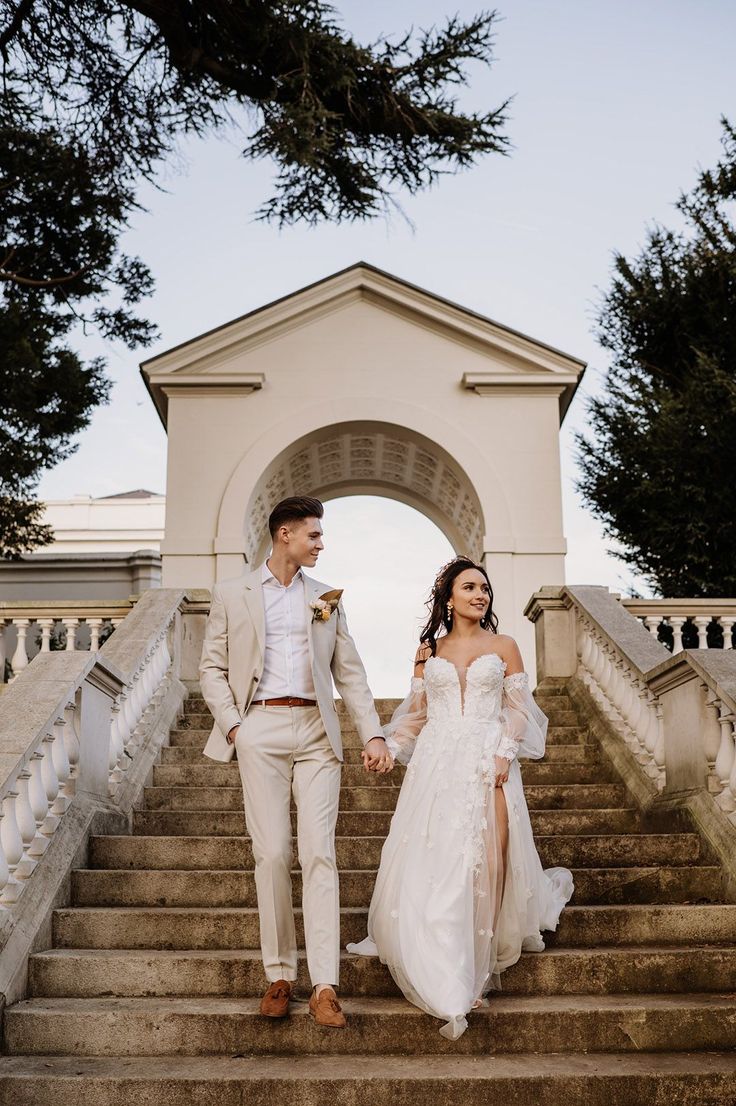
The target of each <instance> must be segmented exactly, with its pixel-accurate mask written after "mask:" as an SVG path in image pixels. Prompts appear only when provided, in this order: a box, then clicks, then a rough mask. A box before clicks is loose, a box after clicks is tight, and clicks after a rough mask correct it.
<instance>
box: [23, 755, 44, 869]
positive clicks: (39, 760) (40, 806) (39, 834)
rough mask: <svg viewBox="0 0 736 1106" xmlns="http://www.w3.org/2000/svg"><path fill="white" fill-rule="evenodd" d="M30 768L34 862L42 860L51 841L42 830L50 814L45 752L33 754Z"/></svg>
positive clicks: (29, 851) (29, 788) (31, 853)
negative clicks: (45, 776)
mask: <svg viewBox="0 0 736 1106" xmlns="http://www.w3.org/2000/svg"><path fill="white" fill-rule="evenodd" d="M29 766H30V774H31V778H30V780H29V781H28V800H29V802H30V805H31V811H32V812H33V818H34V821H35V823H36V833H35V836H34V838H33V841H32V842H31V844H30V846H29V848H28V855H29V856H31V857H33V858H34V860H40V858H41V857H42V856H43V854H44V853H45V852H46V849H47V848H48V844H49V839H48V837H47V836H46V835H45V834H44V832H43V830H42V828H41V827H42V826H43V824H44V822H45V821H46V815H47V814H48V812H49V801H48V799H47V798H46V787H45V786H44V782H43V752H42V751H41V750H40V749H36V751H35V752H33V753H31V756H30V762H29Z"/></svg>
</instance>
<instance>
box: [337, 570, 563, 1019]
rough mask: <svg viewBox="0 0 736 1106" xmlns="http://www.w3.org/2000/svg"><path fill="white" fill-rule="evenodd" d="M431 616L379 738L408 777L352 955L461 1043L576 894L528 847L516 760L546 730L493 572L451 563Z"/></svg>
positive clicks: (531, 753) (535, 753)
mask: <svg viewBox="0 0 736 1106" xmlns="http://www.w3.org/2000/svg"><path fill="white" fill-rule="evenodd" d="M429 606H430V616H429V620H428V621H427V624H426V626H425V627H424V629H423V631H422V633H421V636H420V648H419V650H418V652H417V656H416V660H415V667H414V679H413V680H412V682H411V689H410V692H409V695H408V696H407V698H406V699H405V700H404V702H403V703H402V704H401V705H400V706H399V707H398V708H397V710H396V711H395V713H394V715H393V718H392V719H391V721H390V722H389V724H388V726H386V727H385V735H386V741H387V744H388V747H389V750H390V751H391V753H392V755H393V756H394V757H395V759H396V760H398V761H399V762H400V763H402V764H407V763H408V765H409V767H408V769H407V772H406V777H405V779H404V782H403V786H402V788H401V792H400V794H399V799H398V802H397V805H396V811H395V813H394V816H393V819H392V821H391V828H390V830H389V834H388V837H387V838H386V841H385V843H384V846H383V851H382V853H381V865H380V868H379V871H378V877H377V880H376V886H375V890H374V892H373V898H372V901H371V906H370V911H369V914H368V937H367V938H366V939H365V940H363V941H361V942H360V943H359V944H351V945H348V946H347V949H348V952H352V953H358V954H360V955H363V956H376V955H377V956H379V957H380V958H381V960H382V961H383V962H384V963H385V964H386V965H387V966H388V968H389V970H390V972H391V975H392V976H393V978H394V980H395V981H396V983H397V984H398V986H399V987H400V988H401V990H402V991H403V993H404V995H405V996H406V997H407V999H409V1001H410V1002H412V1003H414V1005H415V1006H418V1007H419V1008H420V1009H422V1010H425V1011H426V1012H427V1013H428V1014H432V1015H434V1016H435V1017H438V1018H442V1019H443V1021H444V1022H445V1024H444V1025H443V1026H442V1028H441V1029H440V1033H441V1034H442V1035H443V1036H445V1037H448V1038H449V1039H450V1040H455V1039H456V1038H457V1037H459V1036H460V1035H461V1034H462V1033H463V1032H464V1031H465V1029H466V1028H467V1024H468V1023H467V1020H466V1016H465V1015H466V1014H467V1013H468V1011H469V1010H472V1009H474V1008H475V1007H477V1006H480V1005H482V1002H483V1000H482V996H483V995H484V994H485V993H486V992H488V991H489V990H491V989H498V988H499V987H500V979H499V977H500V973H501V972H502V971H503V970H504V969H505V968H508V967H509V965H511V964H514V963H516V961H517V960H518V959H519V956H520V955H521V951H522V949H524V950H526V951H534V952H540V951H541V950H542V949H543V948H544V942H543V941H542V938H541V936H540V931H541V930H545V929H547V930H549V929H555V928H556V927H557V923H558V921H559V917H560V913H561V912H562V909H563V907H564V906H565V904H566V903H567V902H568V901H569V899H570V898H571V896H572V892H573V883H572V876H571V874H570V872H569V871H568V870H567V869H566V868H549V869H547V870H546V871H543V870H542V865H541V863H540V860H539V856H538V855H537V851H536V849H535V847H534V840H533V837H532V827H531V822H530V820H529V812H528V810H527V806H526V801H525V799H524V791H523V788H522V783H521V772H520V770H519V764H518V760H517V757H519V756H525V757H532V758H534V759H538V758H539V757H541V756H543V755H544V744H545V736H546V731H547V719H546V717H545V716H544V714H543V713H542V712H541V710H540V709H539V707H537V705H536V703H535V702H534V700H533V698H532V695H531V692H530V690H529V677H528V676H527V675H526V673H525V672H524V671H523V664H522V660H521V655H520V653H519V649H518V646H517V645H516V642H515V641H514V640H513V638H510V637H507V636H505V635H503V634H497V633H496V629H497V626H498V620H497V618H496V616H495V614H494V613H493V592H492V590H491V585H490V582H489V579H488V576H487V574H486V571H485V569H484V568H482V567H481V566H480V565H476V564H475V563H474V562H473V561H471V560H470V559H469V558H467V557H458V558H456V559H455V560H454V561H451V562H450V563H449V564H448V565H445V567H444V568H443V569H442V570H441V571H440V574H439V576H438V577H437V579H436V580H435V583H434V587H433V589H432V594H431V597H430V601H429ZM442 628H444V631H445V632H444V633H442V634H441V635H440V630H441V629H442ZM438 635H440V636H438Z"/></svg>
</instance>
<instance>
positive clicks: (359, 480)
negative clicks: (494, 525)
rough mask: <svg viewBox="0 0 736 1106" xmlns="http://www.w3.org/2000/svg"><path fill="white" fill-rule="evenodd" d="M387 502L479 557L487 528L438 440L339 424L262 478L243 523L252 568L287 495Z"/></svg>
mask: <svg viewBox="0 0 736 1106" xmlns="http://www.w3.org/2000/svg"><path fill="white" fill-rule="evenodd" d="M300 492H301V493H307V494H310V495H316V496H318V497H319V498H320V499H322V500H324V501H328V500H333V499H336V498H342V497H345V496H354V495H364V496H366V495H367V496H383V497H387V498H389V499H393V500H398V501H399V502H401V503H404V504H406V505H407V506H409V507H413V508H414V509H415V510H416V511H418V512H420V513H421V514H423V515H425V516H426V517H427V518H428V519H430V520H431V521H432V522H433V523H434V524H435V526H437V527H438V528H439V529H440V530H441V531H442V533H443V534H444V535H445V537H446V539H447V541H448V542H449V543H450V545H451V546H452V548H453V549H454V550H455V551H456V552H457V553H467V554H469V555H470V556H472V557H475V558H477V559H480V557H482V555H483V537H484V534H485V525H484V520H483V513H482V510H481V506H480V501H479V499H478V495H477V493H476V490H475V488H474V487H473V484H472V483H471V481H470V479H469V478H468V476H467V474H466V473H465V472H464V470H463V469H462V468H461V466H460V465H459V464H458V463H457V461H455V460H454V459H453V458H452V457H451V456H450V455H449V454H448V453H447V452H446V451H445V450H444V449H443V448H442V447H441V446H439V445H438V444H437V443H436V442H433V441H431V440H430V439H429V438H427V437H425V436H424V435H422V434H419V433H417V432H416V431H414V430H410V429H408V428H407V427H405V426H401V425H398V424H395V423H389V422H368V421H360V422H341V423H334V424H333V425H330V426H323V427H321V428H320V429H318V430H315V431H313V432H312V433H311V434H308V435H305V436H304V437H302V438H300V439H298V440H297V441H295V442H293V443H292V444H291V445H290V446H289V447H287V448H286V449H284V450H282V451H281V452H280V453H279V454H278V456H277V457H275V458H274V459H273V460H272V461H271V463H270V464H268V465H267V466H266V468H265V470H264V471H263V472H262V475H261V476H260V479H258V481H257V484H256V486H255V487H254V488H253V490H252V492H251V495H250V497H249V500H248V503H247V507H246V510H245V518H244V527H243V529H244V534H245V550H246V557H247V560H248V562H249V563H251V564H252V563H257V562H258V561H259V560H262V559H263V557H264V556H265V554H266V552H267V551H268V545H269V535H268V527H267V521H268V516H269V514H270V512H271V510H272V508H273V507H274V505H275V504H276V503H277V502H278V501H279V500H280V499H284V498H285V497H286V496H289V495H295V494H299V493H300Z"/></svg>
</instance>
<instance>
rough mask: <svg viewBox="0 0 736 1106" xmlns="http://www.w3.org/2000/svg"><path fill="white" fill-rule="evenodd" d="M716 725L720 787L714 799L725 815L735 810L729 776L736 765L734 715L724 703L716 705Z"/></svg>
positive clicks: (735, 801)
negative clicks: (717, 727) (718, 741)
mask: <svg viewBox="0 0 736 1106" xmlns="http://www.w3.org/2000/svg"><path fill="white" fill-rule="evenodd" d="M718 714H719V718H718V723H719V725H720V727H721V744H720V747H719V749H718V756H717V757H716V763H715V769H714V770H715V774H716V779H717V780H718V782H719V783H720V785H721V793H720V795H719V796H718V797H717V798H716V802H717V803H718V805H719V807H720V808H721V810H725V811H726V813H727V814H730V813H731V812H732V811H734V810H736V788H732V786H731V775H732V773H733V768H734V765H736V747H735V746H734V720H736V715H733V714H731V712H730V711H729V709H728V707H727V706H726V704H725V703H722V702H719V704H718Z"/></svg>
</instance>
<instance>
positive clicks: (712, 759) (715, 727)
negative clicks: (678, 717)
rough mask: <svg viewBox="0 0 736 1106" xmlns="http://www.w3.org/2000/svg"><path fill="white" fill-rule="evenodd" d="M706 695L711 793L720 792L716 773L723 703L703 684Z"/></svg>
mask: <svg viewBox="0 0 736 1106" xmlns="http://www.w3.org/2000/svg"><path fill="white" fill-rule="evenodd" d="M700 687H701V689H702V690H703V691H704V693H705V717H704V719H703V752H704V753H705V759H706V762H707V764H708V778H707V786H708V790H709V791H710V792H717V791H720V785H719V782H718V777H717V775H716V772H715V764H716V758H717V756H718V750H719V748H720V744H721V727H720V726H719V724H718V717H719V715H718V708H719V707H720V705H721V701H720V699H719V698H718V696H717V695H716V693H715V691H711V689H710V688H709V687H708V685H707V684H701V685H700Z"/></svg>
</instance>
